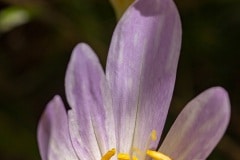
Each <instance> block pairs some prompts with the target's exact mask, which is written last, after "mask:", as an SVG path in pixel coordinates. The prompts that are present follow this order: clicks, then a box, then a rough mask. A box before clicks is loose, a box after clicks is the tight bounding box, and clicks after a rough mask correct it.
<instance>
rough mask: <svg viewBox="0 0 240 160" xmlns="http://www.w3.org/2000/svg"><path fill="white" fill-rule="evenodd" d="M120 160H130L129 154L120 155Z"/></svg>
mask: <svg viewBox="0 0 240 160" xmlns="http://www.w3.org/2000/svg"><path fill="white" fill-rule="evenodd" d="M118 160H130V156H129V154H124V153H119V154H118Z"/></svg>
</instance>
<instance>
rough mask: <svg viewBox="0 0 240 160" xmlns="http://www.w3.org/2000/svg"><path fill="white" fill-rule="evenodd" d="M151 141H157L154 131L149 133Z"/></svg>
mask: <svg viewBox="0 0 240 160" xmlns="http://www.w3.org/2000/svg"><path fill="white" fill-rule="evenodd" d="M151 139H152V141H156V140H157V131H156V130H155V129H154V130H152V132H151Z"/></svg>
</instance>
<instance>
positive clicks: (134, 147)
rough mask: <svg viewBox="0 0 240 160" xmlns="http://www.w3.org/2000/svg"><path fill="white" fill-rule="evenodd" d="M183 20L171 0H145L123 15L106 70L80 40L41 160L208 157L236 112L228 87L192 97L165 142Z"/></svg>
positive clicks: (46, 119)
mask: <svg viewBox="0 0 240 160" xmlns="http://www.w3.org/2000/svg"><path fill="white" fill-rule="evenodd" d="M180 45H181V23H180V18H179V14H178V11H177V9H176V6H175V4H174V3H173V1H172V0H138V1H136V2H134V3H133V4H132V5H131V6H130V7H129V8H128V9H127V11H126V12H125V14H124V15H123V17H122V18H121V19H120V21H119V23H118V24H117V27H116V29H115V31H114V34H113V37H112V42H111V45H110V49H109V54H108V59H107V67H106V75H105V73H104V71H103V69H102V68H101V65H100V63H99V60H98V58H97V57H96V55H95V54H94V52H93V50H92V49H91V48H90V47H89V46H88V45H87V44H84V43H81V44H79V45H77V46H76V48H75V49H74V51H73V54H72V56H71V59H70V62H69V65H68V68H67V72H66V79H65V88H66V96H67V101H68V103H69V106H70V108H71V109H70V110H68V111H66V110H65V107H64V104H63V102H62V100H61V98H60V97H59V96H55V97H54V98H53V99H52V100H51V101H50V102H49V104H48V105H47V107H46V110H45V111H44V113H43V115H42V117H41V119H40V122H39V126H38V144H39V150H40V154H41V157H42V160H100V159H101V160H109V159H112V160H113V159H119V160H129V159H132V160H145V159H151V158H152V159H155V160H170V159H172V160H193V159H195V160H196V159H198V160H204V159H206V158H207V157H208V155H209V154H210V153H211V151H212V150H213V149H214V147H215V146H216V144H217V143H218V142H219V140H220V138H221V137H222V136H223V134H224V132H225V130H226V127H227V125H228V122H229V117H230V103H229V98H228V94H227V92H226V91H225V90H224V89H223V88H221V87H213V88H210V89H208V90H206V91H204V92H203V93H201V94H200V95H199V96H197V97H196V98H194V99H193V100H192V101H190V102H189V103H188V104H187V105H186V107H185V108H184V109H183V111H182V112H181V113H180V115H179V116H178V117H177V119H176V121H175V123H174V124H173V126H172V128H171V129H170V131H169V133H168V134H167V136H166V138H165V140H164V141H163V143H162V144H161V145H160V147H159V148H158V143H159V139H160V137H161V133H162V130H163V127H164V123H165V120H166V116H167V112H168V108H169V105H170V101H171V98H172V93H173V88H174V83H175V77H176V70H177V63H178V57H179V52H180Z"/></svg>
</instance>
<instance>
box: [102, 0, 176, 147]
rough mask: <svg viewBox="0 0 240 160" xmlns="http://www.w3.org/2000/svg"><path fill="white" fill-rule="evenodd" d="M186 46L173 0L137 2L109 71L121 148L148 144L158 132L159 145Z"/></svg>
mask: <svg viewBox="0 0 240 160" xmlns="http://www.w3.org/2000/svg"><path fill="white" fill-rule="evenodd" d="M180 45H181V23H180V18H179V14H178V12H177V9H176V6H175V4H174V3H173V1H172V0H139V1H136V2H135V3H134V4H133V5H132V6H130V7H129V9H128V10H127V11H126V13H125V14H124V15H123V17H122V19H121V20H120V21H119V23H118V25H117V27H116V29H115V32H114V34H113V37H112V42H111V46H110V50H109V55H108V60H107V68H106V75H107V79H108V82H109V85H110V88H111V92H112V96H113V106H114V116H115V118H116V125H115V126H116V132H117V135H116V136H117V137H116V138H117V142H118V143H117V148H118V149H119V150H120V151H121V152H129V151H130V150H131V147H133V146H134V147H139V148H140V149H143V148H145V145H146V143H147V141H148V140H149V136H150V133H151V131H152V130H156V131H157V134H158V135H159V136H158V138H157V141H156V142H155V143H153V144H152V147H155V148H156V147H157V144H158V140H159V138H160V135H161V132H162V129H163V126H164V122H165V119H166V115H167V111H168V108H169V104H170V101H171V97H172V92H173V88H174V83H175V76H176V69H177V63H178V57H179V52H180ZM132 135H135V136H134V140H133V136H132ZM133 141H134V142H133ZM132 143H133V146H132Z"/></svg>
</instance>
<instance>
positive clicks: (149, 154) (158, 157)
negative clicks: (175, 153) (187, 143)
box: [147, 150, 172, 160]
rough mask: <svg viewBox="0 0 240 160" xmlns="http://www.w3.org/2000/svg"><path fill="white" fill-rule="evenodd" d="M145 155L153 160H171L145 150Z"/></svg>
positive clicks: (160, 154) (161, 154)
mask: <svg viewBox="0 0 240 160" xmlns="http://www.w3.org/2000/svg"><path fill="white" fill-rule="evenodd" d="M147 155H148V156H149V157H151V158H153V159H154V160H172V159H171V158H170V157H168V156H166V155H164V154H163V153H160V152H156V151H152V150H147Z"/></svg>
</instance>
